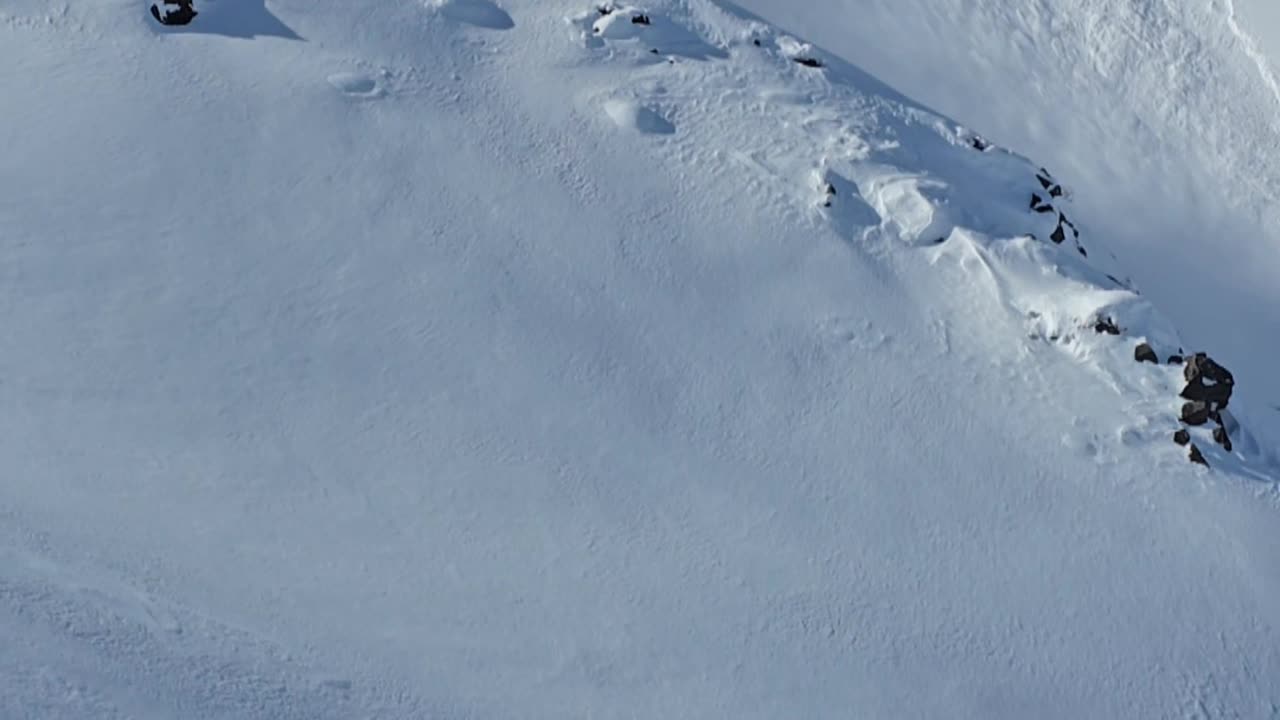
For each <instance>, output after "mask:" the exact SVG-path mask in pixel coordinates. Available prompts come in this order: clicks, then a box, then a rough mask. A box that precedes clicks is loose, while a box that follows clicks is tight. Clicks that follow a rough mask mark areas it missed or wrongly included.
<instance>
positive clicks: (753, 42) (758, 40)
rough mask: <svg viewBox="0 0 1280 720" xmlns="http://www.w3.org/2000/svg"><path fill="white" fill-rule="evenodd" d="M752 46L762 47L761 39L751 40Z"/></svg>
mask: <svg viewBox="0 0 1280 720" xmlns="http://www.w3.org/2000/svg"><path fill="white" fill-rule="evenodd" d="M751 44H752V45H755V46H756V47H760V38H751Z"/></svg>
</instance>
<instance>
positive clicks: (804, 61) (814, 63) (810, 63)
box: [791, 57, 822, 68]
mask: <svg viewBox="0 0 1280 720" xmlns="http://www.w3.org/2000/svg"><path fill="white" fill-rule="evenodd" d="M791 59H792V60H794V61H796V62H798V63H800V64H801V65H803V66H805V67H811V68H820V67H822V61H821V60H819V59H818V58H811V57H798V58H791Z"/></svg>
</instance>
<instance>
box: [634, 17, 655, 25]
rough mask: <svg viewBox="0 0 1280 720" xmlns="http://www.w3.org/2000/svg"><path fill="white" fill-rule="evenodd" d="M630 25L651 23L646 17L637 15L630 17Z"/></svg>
mask: <svg viewBox="0 0 1280 720" xmlns="http://www.w3.org/2000/svg"><path fill="white" fill-rule="evenodd" d="M631 24H632V25H652V24H653V22H652V21H651V20H649V16H648V15H644V14H639V15H632V16H631Z"/></svg>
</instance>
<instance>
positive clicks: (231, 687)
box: [0, 0, 1280, 719]
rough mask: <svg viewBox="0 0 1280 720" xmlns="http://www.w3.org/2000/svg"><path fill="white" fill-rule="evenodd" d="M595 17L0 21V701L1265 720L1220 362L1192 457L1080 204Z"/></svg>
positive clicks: (1249, 423)
mask: <svg viewBox="0 0 1280 720" xmlns="http://www.w3.org/2000/svg"><path fill="white" fill-rule="evenodd" d="M606 9H607V10H609V11H610V12H608V13H604V14H602V13H601V11H600V10H599V9H598V8H597V7H596V6H595V5H594V4H592V3H589V2H578V1H577V0H506V1H504V2H500V3H492V2H488V1H487V0H449V1H448V2H443V3H440V2H434V1H433V2H431V3H418V2H406V3H390V4H377V5H366V4H360V3H347V2H338V1H336V0H332V1H331V0H306V2H302V1H301V0H290V1H289V2H271V3H270V4H266V5H264V4H262V3H260V2H253V1H249V2H242V3H238V4H236V3H233V2H232V0H217V1H216V2H214V0H208V2H207V3H205V5H203V6H202V10H201V16H200V18H198V19H197V22H196V23H193V24H192V25H191V26H189V27H187V28H184V29H181V30H169V29H165V28H159V27H156V26H155V25H154V24H152V23H151V22H150V19H149V17H148V16H147V15H146V10H145V7H144V6H135V3H132V2H124V0H113V1H112V2H105V3H76V4H55V5H52V6H50V5H48V4H46V3H35V2H26V1H25V0H20V1H19V2H14V3H10V4H8V5H6V7H5V8H4V9H3V10H0V58H2V59H4V60H6V61H7V64H6V66H7V67H9V68H10V69H11V70H12V71H11V72H6V73H2V74H0V93H2V96H3V97H4V98H6V100H5V102H6V109H7V110H9V112H8V113H7V115H6V121H5V122H3V123H0V144H2V146H3V147H5V148H9V149H10V151H9V152H8V153H7V154H6V156H5V158H4V160H3V162H2V163H0V252H2V253H3V255H2V256H0V259H2V260H3V264H2V265H0V266H2V267H3V268H4V278H3V280H4V282H3V284H2V285H0V287H2V288H3V290H2V291H0V292H2V294H0V321H2V322H3V327H4V328H5V330H6V332H7V338H6V339H7V343H6V351H5V353H3V355H0V401H2V402H3V407H4V408H5V412H4V413H2V414H0V458H2V459H3V465H0V467H4V469H5V472H4V475H5V477H4V481H3V483H0V518H2V519H3V522H0V638H2V639H3V642H0V716H3V717H19V718H21V717H39V718H81V717H95V718H113V717H118V718H133V717H182V718H193V719H200V718H225V717H235V718H264V719H265V718H272V719H275V718H352V717H369V718H421V717H513V716H514V717H539V718H542V717H545V718H563V717H601V718H605V717H655V718H656V717H662V718H683V717H687V718H709V717H723V718H779V717H849V716H857V717H895V718H896V717H939V716H946V717H983V718H989V717H1029V716H1031V717H1064V718H1068V717H1070V718H1076V717H1169V716H1175V717H1196V716H1209V717H1217V716H1232V715H1238V716H1242V717H1268V716H1270V715H1274V714H1275V712H1276V708H1277V707H1278V706H1280V695H1278V694H1277V686H1276V683H1274V682H1272V681H1271V679H1272V678H1275V677H1280V642H1277V640H1280V637H1277V634H1278V633H1277V627H1276V621H1277V612H1278V611H1277V607H1278V606H1277V604H1276V603H1275V601H1274V598H1275V597H1276V596H1277V595H1278V594H1280V556H1278V555H1277V554H1276V553H1275V551H1274V549H1275V548H1276V547H1277V546H1278V544H1277V534H1280V524H1277V520H1278V519H1280V495H1278V493H1277V486H1276V482H1275V476H1276V461H1277V458H1276V456H1275V446H1274V444H1273V437H1274V436H1273V435H1270V434H1269V433H1270V432H1271V425H1270V424H1269V423H1270V422H1271V421H1270V420H1269V418H1270V413H1271V412H1272V411H1271V410H1270V409H1269V408H1268V407H1267V400H1266V396H1265V395H1262V394H1261V393H1260V391H1258V390H1255V389H1254V388H1255V386H1251V385H1250V384H1249V383H1250V382H1252V381H1253V379H1254V378H1255V377H1257V373H1256V371H1257V369H1258V367H1259V366H1258V365H1256V364H1255V365H1254V366H1253V368H1254V372H1253V373H1251V375H1250V377H1249V379H1248V380H1247V381H1246V380H1245V379H1244V378H1243V377H1242V378H1241V380H1240V382H1239V384H1238V389H1237V395H1236V396H1235V397H1233V399H1232V411H1233V412H1235V414H1236V416H1237V417H1238V418H1239V420H1240V423H1241V429H1240V431H1239V434H1238V435H1237V436H1236V438H1237V440H1238V442H1237V446H1236V448H1235V450H1234V451H1233V452H1231V453H1227V452H1226V451H1224V450H1222V449H1221V448H1218V447H1216V446H1214V445H1213V443H1212V441H1211V440H1209V439H1208V438H1207V433H1201V432H1200V431H1199V430H1197V434H1196V439H1195V441H1196V443H1197V444H1198V445H1199V446H1200V447H1201V448H1202V449H1204V451H1205V453H1206V455H1207V456H1208V458H1209V461H1210V463H1211V464H1212V466H1213V470H1204V469H1202V468H1198V467H1196V466H1194V465H1191V464H1190V463H1188V461H1187V458H1186V451H1185V450H1184V449H1182V448H1179V447H1177V446H1175V445H1174V444H1173V443H1172V442H1171V441H1170V437H1171V435H1172V433H1173V431H1174V429H1175V428H1176V427H1177V426H1178V425H1177V422H1176V419H1177V412H1178V406H1179V404H1180V400H1179V399H1178V398H1177V392H1178V389H1179V383H1178V379H1179V378H1180V374H1179V370H1178V369H1177V368H1175V367H1169V366H1167V365H1150V364H1138V363H1135V362H1134V361H1133V348H1134V345H1136V343H1138V342H1139V341H1142V340H1144V339H1145V340H1147V341H1150V342H1151V343H1152V344H1153V345H1154V346H1156V347H1157V348H1158V349H1159V350H1160V352H1162V353H1165V352H1169V353H1171V352H1174V351H1176V350H1178V349H1180V348H1182V346H1185V349H1186V350H1188V351H1191V350H1196V349H1207V350H1209V351H1210V352H1213V353H1215V354H1217V350H1216V348H1215V347H1213V346H1207V345H1201V344H1200V343H1192V342H1190V341H1189V340H1188V338H1184V337H1183V336H1182V334H1181V333H1180V327H1181V324H1182V322H1183V318H1182V316H1181V315H1179V313H1178V312H1177V310H1178V308H1177V307H1175V308H1174V311H1172V312H1164V310H1166V308H1165V306H1164V305H1162V304H1161V303H1160V302H1159V298H1158V297H1156V294H1155V293H1152V294H1151V297H1150V298H1149V297H1148V295H1146V294H1142V295H1139V294H1137V293H1136V292H1134V290H1133V289H1132V287H1131V285H1133V283H1131V282H1130V281H1129V275H1130V274H1133V275H1134V276H1135V277H1139V274H1140V272H1141V271H1142V268H1141V267H1138V268H1134V267H1133V266H1132V265H1130V264H1129V263H1127V262H1126V260H1127V259H1128V258H1126V257H1125V253H1123V252H1120V250H1121V249H1129V246H1126V245H1125V239H1124V237H1122V236H1120V235H1117V234H1116V233H1115V232H1111V229H1112V225H1111V222H1112V221H1113V220H1114V216H1112V215H1107V214H1103V215H1101V219H1100V220H1098V221H1096V222H1095V221H1094V220H1093V219H1092V218H1091V215H1090V213H1089V212H1088V210H1089V207H1090V202H1085V200H1087V199H1088V198H1091V197H1095V195H1093V193H1096V192H1098V191H1097V190H1090V189H1087V188H1086V187H1085V186H1082V185H1081V184H1080V182H1075V183H1072V182H1067V185H1068V186H1069V188H1070V190H1071V191H1072V192H1073V194H1074V196H1075V199H1076V200H1077V201H1076V202H1071V201H1070V199H1068V198H1066V197H1062V198H1055V199H1054V200H1053V204H1054V207H1055V212H1054V213H1052V214H1048V213H1045V214H1042V213H1036V212H1033V211H1031V210H1030V209H1029V208H1028V200H1029V198H1030V194H1031V193H1032V192H1036V191H1043V188H1042V187H1041V186H1040V185H1039V184H1037V180H1036V172H1037V169H1038V166H1037V165H1036V164H1034V163H1032V162H1030V161H1028V160H1026V159H1024V158H1023V157H1021V156H1020V155H1017V154H1015V153H1013V152H1010V151H1009V150H1007V149H1005V148H1006V142H1007V141H1006V140H1005V139H1004V138H1002V137H1001V136H1000V135H999V134H998V132H995V131H993V130H992V129H989V128H987V127H977V126H975V127H967V126H966V127H962V126H960V125H957V124H956V123H955V122H953V121H950V120H948V119H946V118H945V117H942V116H940V115H937V114H935V113H933V112H930V111H928V110H925V109H923V108H921V107H919V106H917V105H915V104H914V103H912V102H911V101H909V100H906V99H905V98H903V97H902V96H900V95H899V94H897V93H896V92H894V91H893V90H891V89H889V88H887V87H886V86H884V85H882V84H881V83H880V82H879V81H877V80H876V79H874V78H872V77H870V76H868V75H866V74H865V73H863V72H862V71H860V70H858V69H857V68H855V67H852V66H850V65H847V64H846V63H844V62H843V61H842V60H841V59H840V58H839V57H837V56H835V55H832V54H830V53H828V52H827V51H825V50H823V49H822V48H821V47H815V46H812V45H810V44H808V43H807V42H806V41H805V40H803V39H801V38H798V37H794V36H792V35H789V34H788V33H786V32H785V31H782V30H779V29H777V28H775V27H773V26H770V25H767V24H766V23H764V22H763V21H761V20H759V19H757V18H754V17H752V16H750V15H747V14H746V13H744V12H742V11H739V10H737V9H736V8H734V7H733V6H731V5H724V4H719V3H713V2H710V1H709V0H662V1H657V2H653V3H649V4H646V5H645V6H643V7H639V6H637V7H634V8H633V7H627V6H622V5H613V6H607V7H606ZM206 13H208V19H209V20H210V22H209V23H208V24H204V25H202V24H201V22H200V21H201V20H203V19H205V18H206ZM638 14H643V15H645V16H646V19H647V21H648V22H647V24H646V23H644V22H635V21H634V20H635V18H636V15H638ZM610 15H613V16H616V17H614V18H613V19H608V20H607V22H604V23H603V24H602V21H601V18H602V17H604V18H608V16H610ZM921 19H923V18H921ZM615 26H616V27H615ZM597 28H601V29H600V30H599V31H598V32H597ZM954 70H955V68H954V67H940V68H939V72H944V71H945V72H952V71H954ZM982 71H983V70H982V68H974V69H973V70H972V72H974V73H981V72H982ZM996 130H999V128H996ZM979 133H980V134H981V135H982V137H983V138H985V139H986V140H987V141H990V142H992V143H994V146H993V147H990V148H988V149H986V150H985V151H980V150H978V149H976V148H975V147H974V139H975V136H976V135H977V134H979ZM1117 162H1118V160H1117ZM1117 167H1118V166H1117ZM1049 169H1050V170H1052V171H1053V172H1054V173H1055V179H1060V180H1063V181H1064V182H1065V181H1066V177H1065V173H1064V171H1063V170H1061V169H1060V168H1059V167H1056V166H1051V167H1050V168H1049ZM1080 179H1081V180H1088V179H1090V178H1089V177H1087V176H1082V177H1081V178H1080ZM833 193H834V194H833ZM1207 203H1208V201H1207V200H1206V201H1203V202H1201V203H1200V204H1197V205H1196V208H1198V209H1203V208H1205V207H1208V204H1207ZM1057 212H1062V213H1064V214H1065V216H1067V217H1069V218H1070V221H1071V222H1072V223H1074V224H1076V225H1077V226H1078V227H1079V228H1080V231H1081V232H1080V237H1079V238H1078V239H1077V238H1076V237H1075V236H1074V234H1073V233H1068V234H1067V235H1066V239H1064V241H1063V242H1062V243H1060V244H1055V243H1053V242H1052V241H1051V240H1050V239H1049V238H1050V235H1051V233H1052V232H1053V231H1054V229H1055V227H1056V220H1057V218H1058V215H1057ZM1100 227H1102V228H1105V230H1102V231H1100ZM1032 236H1034V237H1032ZM1112 253H1114V254H1115V256H1113V255H1112ZM1179 269H1180V268H1179V266H1178V265H1177V264H1176V263H1170V264H1168V265H1162V266H1160V267H1158V268H1148V269H1147V270H1146V276H1145V277H1139V279H1140V280H1141V282H1140V283H1139V286H1140V287H1145V286H1146V284H1148V283H1151V282H1153V281H1162V282H1165V283H1167V284H1168V285H1170V286H1171V285H1173V284H1176V283H1177V282H1180V280H1179V278H1178V277H1177V276H1176V275H1174V274H1173V273H1175V272H1177V271H1178V270H1179ZM1165 273H1169V274H1168V275H1166V274H1165ZM1153 279H1154V280H1153ZM1224 302H1225V301H1224ZM1099 315H1106V316H1108V317H1111V318H1114V319H1115V320H1116V322H1118V323H1119V324H1120V325H1122V326H1123V327H1124V328H1125V330H1126V334H1125V335H1124V336H1122V337H1113V336H1110V335H1102V334H1097V333H1095V332H1094V331H1093V329H1092V327H1091V325H1092V322H1093V321H1094V320H1095V319H1096V318H1097V316H1099ZM1260 334H1262V333H1261V331H1260ZM1195 339H1197V340H1198V339H1199V338H1195ZM1240 342H1241V343H1243V342H1244V341H1243V340H1242V341H1240ZM1234 347H1236V348H1240V347H1244V345H1243V344H1239V345H1236V346H1234ZM1228 364H1229V365H1230V362H1229V363H1228ZM1233 369H1235V368H1234V366H1233ZM1244 374H1245V373H1244V372H1241V375H1242V376H1243V375H1244Z"/></svg>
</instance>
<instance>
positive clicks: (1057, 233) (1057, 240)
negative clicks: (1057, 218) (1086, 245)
mask: <svg viewBox="0 0 1280 720" xmlns="http://www.w3.org/2000/svg"><path fill="white" fill-rule="evenodd" d="M1049 239H1050V240H1052V241H1053V244H1054V245H1061V244H1062V241H1063V240H1066V239H1067V234H1066V233H1065V232H1063V231H1062V223H1058V227H1056V228H1054V229H1053V232H1052V233H1050V234H1049Z"/></svg>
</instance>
